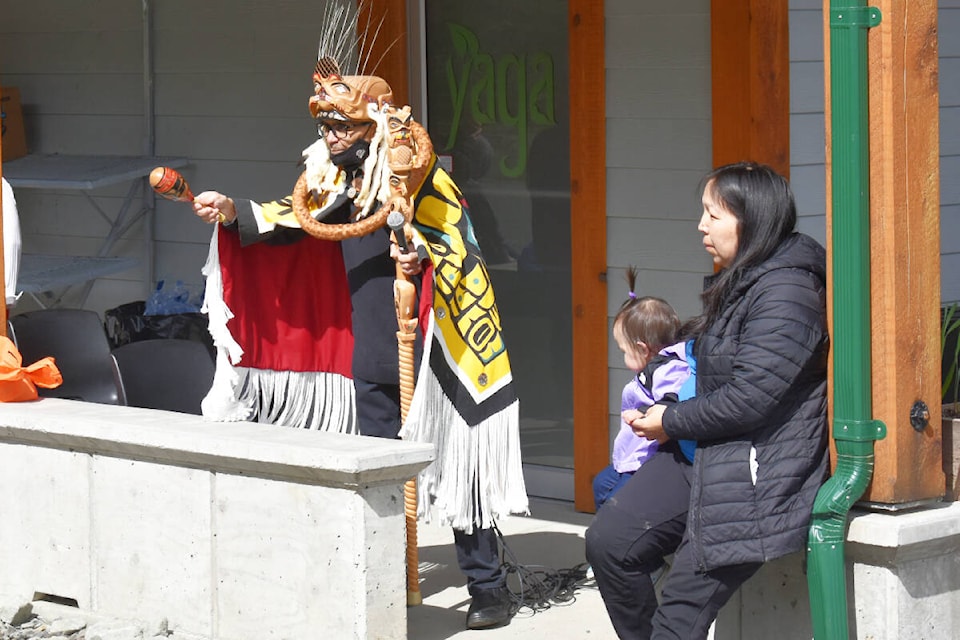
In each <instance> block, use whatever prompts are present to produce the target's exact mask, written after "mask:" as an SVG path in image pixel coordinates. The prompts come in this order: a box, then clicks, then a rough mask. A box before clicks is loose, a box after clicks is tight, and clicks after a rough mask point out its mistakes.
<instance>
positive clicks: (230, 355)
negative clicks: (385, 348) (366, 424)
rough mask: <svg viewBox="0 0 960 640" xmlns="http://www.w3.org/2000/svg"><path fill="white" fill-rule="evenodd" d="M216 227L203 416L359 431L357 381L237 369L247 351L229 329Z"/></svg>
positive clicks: (206, 301)
mask: <svg viewBox="0 0 960 640" xmlns="http://www.w3.org/2000/svg"><path fill="white" fill-rule="evenodd" d="M218 226H219V225H214V229H213V237H212V238H211V240H210V251H209V252H208V254H207V262H206V264H204V266H203V275H204V276H206V278H207V282H206V287H205V289H204V298H203V307H202V308H201V311H202V312H204V313H206V314H207V318H208V326H209V331H210V335H211V337H212V338H213V344H214V346H215V347H216V349H217V359H216V370H215V372H214V377H213V385H212V386H211V388H210V391H209V392H208V393H207V395H206V397H205V398H204V399H203V401H202V402H201V403H200V409H201V411H202V413H203V416H204V417H205V418H207V419H208V420H213V421H218V422H236V421H243V420H256V421H257V422H265V423H270V424H279V425H284V426H289V427H298V428H304V429H316V430H319V431H337V432H343V433H356V432H357V420H356V395H355V392H354V388H353V381H352V380H350V379H349V378H346V377H344V376H342V375H340V374H336V373H328V372H322V371H309V372H299V371H271V370H264V369H252V368H248V367H242V366H238V363H240V362H241V361H242V357H243V348H242V347H241V346H240V345H239V344H238V343H237V341H236V340H235V339H234V337H233V335H232V334H231V333H230V330H229V328H228V327H227V321H228V320H230V319H231V318H233V313H232V312H231V311H230V308H229V307H228V306H227V303H226V301H225V300H224V299H223V278H222V276H221V273H220V252H219V243H218V240H217V239H218Z"/></svg>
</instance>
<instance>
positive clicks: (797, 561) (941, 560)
mask: <svg viewBox="0 0 960 640" xmlns="http://www.w3.org/2000/svg"><path fill="white" fill-rule="evenodd" d="M958 559H960V503H942V504H935V505H930V506H926V507H923V508H918V509H914V510H911V511H902V512H888V513H875V512H866V511H858V510H854V511H852V512H851V514H850V518H849V527H848V529H847V543H846V545H845V547H844V561H845V565H846V580H847V609H848V614H847V618H848V620H849V624H850V638H869V639H870V640H898V639H902V638H916V639H921V638H922V639H923V640H955V638H957V637H958V636H957V631H956V630H957V628H960V560H958ZM811 637H813V625H812V621H811V619H810V597H809V592H808V587H807V577H806V571H805V567H804V556H803V554H801V553H795V554H792V555H789V556H786V557H784V558H780V559H778V560H774V561H772V562H768V563H767V564H765V565H764V566H763V567H762V568H761V569H760V571H759V572H757V574H756V575H755V576H754V577H753V578H751V579H750V580H749V581H747V583H746V584H744V585H743V587H742V588H741V589H740V591H739V592H738V593H737V594H736V595H735V596H734V598H733V599H731V601H730V602H729V603H728V604H727V606H726V607H724V608H723V610H722V611H721V612H720V616H719V617H718V619H717V624H716V628H715V631H714V640H765V639H767V638H782V639H783V640H809V639H810V638H811Z"/></svg>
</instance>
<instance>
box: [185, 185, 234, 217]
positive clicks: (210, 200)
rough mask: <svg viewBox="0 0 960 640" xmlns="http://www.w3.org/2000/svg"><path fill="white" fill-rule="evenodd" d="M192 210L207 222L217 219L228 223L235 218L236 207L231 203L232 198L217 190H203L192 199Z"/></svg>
mask: <svg viewBox="0 0 960 640" xmlns="http://www.w3.org/2000/svg"><path fill="white" fill-rule="evenodd" d="M193 211H194V212H195V213H196V214H197V217H198V218H200V219H201V220H203V221H204V222H206V223H207V224H213V223H214V222H217V221H220V222H221V223H223V224H230V223H232V222H233V221H234V220H236V219H237V209H236V207H234V205H233V199H232V198H228V197H227V196H225V195H223V194H222V193H219V192H217V191H204V192H203V193H200V194H198V195H197V197H195V198H194V199H193Z"/></svg>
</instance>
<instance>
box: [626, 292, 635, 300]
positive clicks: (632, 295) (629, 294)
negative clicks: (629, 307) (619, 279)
mask: <svg viewBox="0 0 960 640" xmlns="http://www.w3.org/2000/svg"><path fill="white" fill-rule="evenodd" d="M627 295H628V296H630V299H632V300H636V299H637V294H635V293H634V292H633V291H631V292H630V293H628V294H627Z"/></svg>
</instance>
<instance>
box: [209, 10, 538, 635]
mask: <svg viewBox="0 0 960 640" xmlns="http://www.w3.org/2000/svg"><path fill="white" fill-rule="evenodd" d="M330 6H331V8H330V9H329V12H330V13H329V15H328V16H327V17H326V18H327V19H326V20H325V25H324V29H325V30H324V32H323V34H322V37H321V42H320V46H319V49H318V55H317V63H316V66H315V68H314V74H313V89H314V92H313V95H312V96H310V98H309V101H308V107H309V110H310V114H311V116H312V117H313V118H314V120H315V121H316V124H317V131H318V134H319V135H318V137H317V139H316V140H315V141H313V142H312V144H310V146H308V147H307V148H306V149H305V150H304V151H303V154H302V155H303V160H304V162H303V164H304V171H303V173H302V174H301V175H300V176H299V178H298V179H297V180H296V183H295V185H294V188H293V192H292V194H291V195H290V196H287V197H284V198H280V199H278V200H274V201H271V202H262V201H254V200H250V199H243V198H231V197H228V196H226V195H224V194H222V193H219V192H217V191H205V192H202V193H199V194H197V195H196V197H195V199H194V205H193V206H194V209H195V212H196V214H197V216H199V217H200V218H201V219H203V220H205V221H207V222H209V223H217V222H219V223H220V224H217V225H216V230H215V233H214V235H213V238H212V240H211V250H210V257H209V259H208V263H207V265H206V266H205V268H204V269H205V271H204V272H205V273H206V274H207V287H206V297H205V302H204V305H205V308H206V309H207V310H208V313H209V314H210V330H211V334H212V335H213V338H214V344H215V345H216V346H217V348H218V364H217V375H216V377H215V380H214V388H213V389H211V392H210V394H209V395H208V396H207V398H206V399H205V400H204V404H203V410H204V415H205V416H207V417H208V418H211V419H217V420H248V419H255V420H260V421H262V422H273V423H276V424H285V425H290V426H297V427H302V426H308V427H311V428H318V429H328V430H337V431H345V432H356V431H359V433H360V434H361V435H369V436H377V437H385V438H397V437H400V438H403V439H406V440H411V441H418V442H428V443H431V444H433V445H434V447H435V451H436V453H435V461H434V462H433V463H432V464H431V465H430V466H429V467H428V468H427V469H425V470H424V471H423V472H422V473H421V475H420V476H419V477H418V479H417V482H416V483H408V492H410V493H411V494H414V495H413V496H412V498H413V499H412V500H411V501H410V502H411V503H412V505H414V506H415V513H410V514H409V515H408V520H407V523H408V534H409V537H410V538H411V541H412V550H413V553H414V554H415V551H416V540H415V525H416V519H417V518H418V517H423V518H425V519H431V518H438V519H439V520H440V522H441V523H443V524H445V525H447V526H450V527H452V528H453V531H454V545H455V547H456V549H457V558H458V563H459V565H460V568H461V571H462V572H463V573H464V575H465V577H466V581H467V588H468V590H469V592H470V595H471V596H472V602H471V605H470V608H469V611H468V614H467V619H466V626H467V627H468V628H471V629H480V628H486V627H491V626H497V625H501V624H505V623H508V622H509V620H510V617H511V615H512V614H513V606H512V602H511V597H510V594H509V591H508V590H507V588H506V572H505V570H504V568H503V567H502V566H501V561H500V557H499V556H500V554H499V540H498V538H497V533H496V530H495V528H494V525H495V522H496V521H497V520H499V519H501V518H504V517H507V516H509V515H510V514H524V513H528V512H529V510H528V502H527V496H526V490H525V487H524V482H523V473H522V468H521V462H520V438H519V404H518V400H517V397H516V393H515V390H514V385H513V378H512V374H511V370H510V361H509V358H508V356H507V350H506V347H505V345H504V342H503V337H502V332H501V327H500V314H499V312H498V310H497V306H496V301H495V299H494V295H493V290H492V287H491V284H490V278H489V273H488V272H487V268H486V264H485V263H484V261H483V258H482V256H481V254H480V249H479V247H478V246H477V243H476V236H475V233H474V231H473V226H472V224H471V222H470V217H469V210H468V206H467V203H466V201H465V200H464V198H463V196H462V194H461V192H460V190H459V189H458V188H457V185H456V184H454V182H453V181H452V180H451V178H450V176H449V175H447V173H446V172H445V171H444V170H443V168H442V167H441V166H440V164H439V163H438V162H437V156H436V154H435V153H434V149H433V145H432V143H431V141H430V136H429V135H428V133H427V131H426V130H425V129H424V127H423V126H422V125H420V124H419V123H418V122H417V121H416V120H415V119H414V118H413V116H412V113H411V110H410V107H409V106H398V105H394V104H393V92H392V90H391V88H390V85H389V84H388V83H387V82H386V81H385V80H384V79H383V78H380V77H377V76H375V75H370V74H369V73H367V72H366V71H365V70H363V69H361V68H359V65H358V63H357V62H356V61H358V60H362V61H366V60H368V59H369V56H367V55H366V54H365V52H364V51H362V49H363V43H366V42H367V40H366V34H360V35H359V36H358V34H357V33H356V29H355V25H356V24H357V21H356V7H354V8H353V9H350V8H344V7H338V6H335V3H331V4H330ZM344 11H346V12H347V14H346V15H344V14H343V13H342V12H344ZM355 49H360V51H359V55H357V56H350V57H349V60H343V59H342V58H344V57H345V56H343V55H342V52H344V51H352V50H355ZM391 214H393V215H394V220H395V221H396V220H397V214H399V215H400V219H401V220H402V221H403V223H404V224H403V225H402V226H403V229H404V232H403V233H399V234H398V235H397V240H398V241H400V239H401V238H403V240H404V242H406V243H409V245H408V246H409V250H408V251H406V252H401V251H399V249H391V241H390V233H391V231H390V228H389V227H388V225H387V222H388V219H389V216H390V215H391ZM398 228H399V227H398ZM407 234H409V236H407ZM270 243H274V244H270ZM411 286H412V287H413V289H412V293H411V289H410V287H411ZM417 289H419V292H420V296H419V302H418V301H417V299H416V291H417ZM395 291H396V296H395ZM391 308H393V311H391ZM344 316H345V317H344ZM418 328H419V329H420V330H421V331H419V332H418V331H417V329H418ZM398 329H399V330H398ZM345 330H346V331H345ZM292 336H297V341H294V340H292ZM418 346H419V348H418ZM418 350H419V352H420V353H421V355H420V356H419V359H418V357H417V355H416V354H417V353H418ZM306 353H309V354H313V355H315V356H316V358H311V359H310V360H309V361H307V358H306V357H304V354H306ZM418 362H419V370H417V367H416V364H417V363H418ZM414 375H416V385H414V384H413V382H414ZM278 399H282V400H281V401H278ZM411 511H413V509H411ZM409 549H410V545H409V544H408V550H409ZM411 565H412V566H411ZM418 582H419V579H418V576H417V574H416V558H415V555H414V557H413V559H412V561H410V560H408V589H409V592H408V602H409V603H410V604H417V603H418V602H419V585H418Z"/></svg>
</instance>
